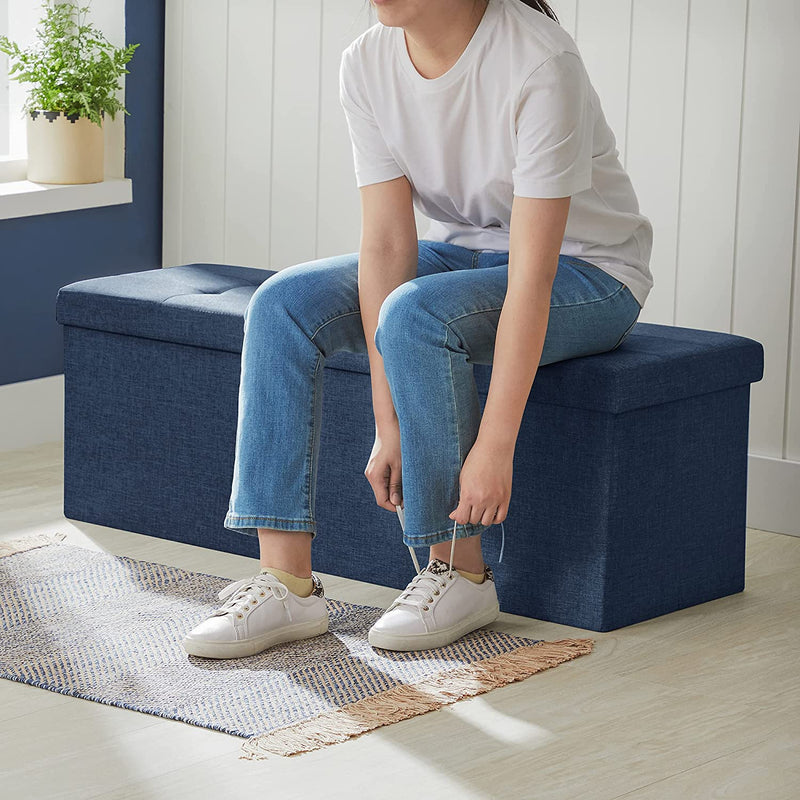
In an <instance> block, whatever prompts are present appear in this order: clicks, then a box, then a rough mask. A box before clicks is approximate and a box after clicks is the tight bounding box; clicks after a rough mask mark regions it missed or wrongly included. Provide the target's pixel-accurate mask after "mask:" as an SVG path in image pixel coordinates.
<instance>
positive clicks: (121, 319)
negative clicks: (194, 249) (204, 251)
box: [56, 264, 275, 353]
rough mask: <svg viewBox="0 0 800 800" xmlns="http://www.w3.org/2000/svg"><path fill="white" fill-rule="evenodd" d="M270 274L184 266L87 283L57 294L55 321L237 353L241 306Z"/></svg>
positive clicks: (221, 266) (241, 329)
mask: <svg viewBox="0 0 800 800" xmlns="http://www.w3.org/2000/svg"><path fill="white" fill-rule="evenodd" d="M274 272H275V271H274V270H266V269H251V268H250V267H235V266H230V265H227V264H187V265H185V266H181V267H169V268H167V269H152V270H145V271H144V272H129V273H125V274H123V275H110V276H107V277H103V278H90V279H89V280H84V281H77V282H76V283H70V284H68V285H67V286H63V287H62V288H61V289H59V291H58V297H57V298H56V319H57V320H58V322H60V323H61V324H62V325H74V326H75V327H79V328H93V329H95V330H101V331H109V332H111V333H122V334H127V335H129V336H141V337H144V338H145V339H158V340H160V341H165V342H177V343H178V344H192V345H197V346H200V347H209V348H212V349H215V350H228V351H231V352H234V353H240V352H241V350H242V338H243V336H244V312H245V309H246V308H247V304H248V303H249V302H250V298H251V297H252V296H253V293H254V292H255V290H256V289H257V288H258V287H259V286H260V285H261V284H262V283H263V282H264V281H265V280H266V279H267V278H268V277H269V276H270V275H273V274H274Z"/></svg>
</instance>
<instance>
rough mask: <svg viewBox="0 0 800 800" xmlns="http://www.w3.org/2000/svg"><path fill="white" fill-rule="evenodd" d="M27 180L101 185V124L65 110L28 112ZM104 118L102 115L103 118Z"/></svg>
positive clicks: (103, 156)
mask: <svg viewBox="0 0 800 800" xmlns="http://www.w3.org/2000/svg"><path fill="white" fill-rule="evenodd" d="M27 116H28V130H27V136H28V180H29V181H33V182H34V183H99V182H100V181H102V180H103V177H104V164H105V148H104V144H105V136H104V131H103V127H102V125H97V124H96V123H94V122H92V121H91V120H90V119H89V118H88V117H79V116H77V115H74V114H71V115H69V116H67V115H66V114H65V113H64V112H63V111H35V110H34V111H29V112H28V115H27ZM104 118H105V115H104V114H103V113H102V112H101V119H104Z"/></svg>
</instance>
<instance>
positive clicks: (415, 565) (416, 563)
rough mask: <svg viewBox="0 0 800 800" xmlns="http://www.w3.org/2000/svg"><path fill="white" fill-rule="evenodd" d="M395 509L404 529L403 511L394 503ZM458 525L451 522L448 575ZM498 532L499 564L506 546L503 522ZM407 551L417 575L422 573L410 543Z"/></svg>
mask: <svg viewBox="0 0 800 800" xmlns="http://www.w3.org/2000/svg"><path fill="white" fill-rule="evenodd" d="M395 508H396V509H397V518H398V519H399V520H400V527H401V528H402V529H403V531H405V529H406V523H405V512H404V510H403V507H402V506H399V505H395ZM457 525H458V520H456V521H455V522H454V523H453V540H452V542H451V543H450V563H449V564H448V567H449V570H448V573H447V574H448V575H450V574H452V572H453V553H454V552H455V548H456V526H457ZM500 532H501V534H502V537H503V538H502V539H501V542H500V558H498V559H497V563H498V564H501V563H502V561H503V550H504V549H505V546H506V529H505V528H504V527H503V523H502V522H501V523H500ZM408 551H409V552H410V553H411V560H412V561H413V562H414V567H415V568H416V570H417V575H419V574H421V573H422V570H421V569H420V566H419V561H418V560H417V554H416V552H414V548H413V547H412V546H411V545H408Z"/></svg>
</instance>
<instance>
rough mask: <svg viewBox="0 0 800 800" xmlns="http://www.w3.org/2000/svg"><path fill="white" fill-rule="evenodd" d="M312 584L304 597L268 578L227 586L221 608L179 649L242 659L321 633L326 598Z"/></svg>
mask: <svg viewBox="0 0 800 800" xmlns="http://www.w3.org/2000/svg"><path fill="white" fill-rule="evenodd" d="M311 578H312V581H313V584H314V588H313V590H312V592H311V594H310V595H309V596H308V597H299V596H298V595H296V594H293V593H292V592H290V591H289V589H288V587H287V586H286V585H285V584H283V583H281V582H280V580H278V578H277V577H275V575H272V574H271V573H269V572H261V573H259V574H258V575H256V576H254V577H252V578H242V580H239V581H235V582H234V583H231V584H229V585H228V586H226V587H225V588H224V589H223V590H222V591H221V592H220V593H219V595H218V596H219V599H220V600H224V601H225V602H224V604H223V605H222V606H221V607H220V608H218V609H217V610H216V611H215V612H214V613H213V614H212V615H211V616H210V617H209V618H208V619H206V620H204V621H203V622H201V623H200V624H199V625H197V626H196V627H195V628H193V629H192V630H191V631H190V632H189V633H188V634H187V635H186V637H185V638H184V640H183V649H184V650H186V652H187V653H189V655H192V656H203V657H205V658H241V657H242V656H252V655H255V654H256V653H260V652H261V651H262V650H266V649H267V648H268V647H272V646H273V645H276V644H281V643H282V642H292V641H295V640H296V639H308V638H310V637H311V636H318V635H319V634H321V633H325V632H326V631H327V630H328V608H327V605H326V603H325V592H324V589H323V588H322V581H320V579H319V578H318V577H317V575H315V574H314V573H312V574H311Z"/></svg>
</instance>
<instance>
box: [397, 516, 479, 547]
mask: <svg viewBox="0 0 800 800" xmlns="http://www.w3.org/2000/svg"><path fill="white" fill-rule="evenodd" d="M491 527H492V526H491V525H485V526H483V525H478V524H476V523H472V522H469V523H467V524H466V525H462V526H461V530H460V532H461V533H465V534H466V535H464V536H459V535H458V533H459V531H458V530H457V532H456V539H466V538H469V537H470V536H478V535H479V534H482V533H485V532H486V531H488V530H489V528H491ZM452 535H453V532H452V530H451V529H450V528H447V529H445V530H443V531H433V532H432V533H426V534H423V535H422V536H406V537H404V538H405V539H406V540H407V541H406V542H405V544H406V546H409V542H411V544H410V546H411V547H427V546H429V545H431V544H439V543H440V542H443V541H447V538H445V539H440V540H439V541H437V542H431V541H430V540H431V539H433V538H435V537H439V536H445V537H448V538H451V537H452Z"/></svg>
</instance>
